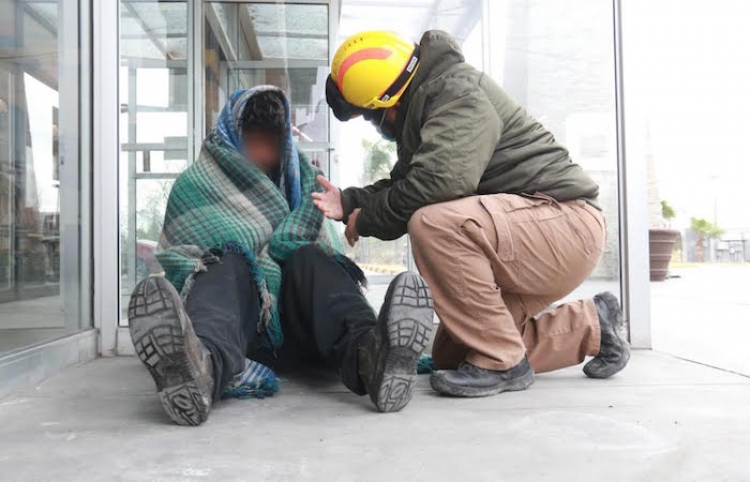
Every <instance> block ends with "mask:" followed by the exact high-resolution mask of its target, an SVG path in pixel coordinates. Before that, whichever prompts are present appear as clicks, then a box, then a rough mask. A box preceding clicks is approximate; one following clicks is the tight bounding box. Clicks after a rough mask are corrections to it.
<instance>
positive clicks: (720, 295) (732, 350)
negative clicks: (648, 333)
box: [651, 264, 750, 375]
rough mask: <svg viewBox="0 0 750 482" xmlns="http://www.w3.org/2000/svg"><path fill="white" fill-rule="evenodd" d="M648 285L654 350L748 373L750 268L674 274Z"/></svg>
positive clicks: (720, 266)
mask: <svg viewBox="0 0 750 482" xmlns="http://www.w3.org/2000/svg"><path fill="white" fill-rule="evenodd" d="M672 274H673V275H676V276H679V278H672V279H668V280H666V281H664V282H661V283H651V320H652V322H651V324H652V336H653V347H654V348H655V349H657V350H659V351H663V352H666V353H671V354H674V355H676V356H679V357H682V358H686V359H689V360H695V361H699V362H701V363H705V364H708V365H712V366H716V367H721V368H723V369H726V370H732V371H735V372H738V373H742V374H745V375H750V354H749V353H748V347H749V346H750V265H747V264H745V265H731V264H718V265H716V264H715V265H711V264H707V265H704V266H697V267H692V268H686V269H679V270H673V272H672Z"/></svg>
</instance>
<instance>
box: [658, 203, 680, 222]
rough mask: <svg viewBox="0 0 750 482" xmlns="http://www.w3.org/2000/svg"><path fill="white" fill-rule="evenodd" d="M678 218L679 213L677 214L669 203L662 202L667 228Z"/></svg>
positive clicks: (662, 215) (662, 214) (662, 211)
mask: <svg viewBox="0 0 750 482" xmlns="http://www.w3.org/2000/svg"><path fill="white" fill-rule="evenodd" d="M676 216H677V213H676V212H675V210H674V208H673V207H672V206H670V205H669V203H668V202H667V201H664V200H662V202H661V217H663V218H664V220H665V221H666V222H667V226H669V225H670V224H671V222H672V220H673V219H674V218H675V217H676Z"/></svg>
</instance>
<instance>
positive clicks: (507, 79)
mask: <svg viewBox="0 0 750 482" xmlns="http://www.w3.org/2000/svg"><path fill="white" fill-rule="evenodd" d="M490 12H491V15H492V17H491V19H492V24H493V25H496V24H498V22H499V23H500V25H501V27H500V28H499V29H498V31H500V32H505V33H504V34H500V35H491V38H492V41H491V45H490V46H489V48H490V55H489V57H490V60H491V64H492V68H491V69H490V70H491V74H492V76H493V78H495V80H497V81H498V82H499V83H500V84H501V85H502V86H503V88H504V89H505V90H506V91H507V92H508V93H509V94H511V95H512V96H513V97H514V98H516V99H517V100H518V101H519V102H521V104H523V105H524V106H525V107H526V109H528V110H529V111H530V112H531V114H533V115H534V116H535V117H536V118H537V119H538V120H540V121H541V122H542V123H543V124H544V125H545V126H546V127H547V128H548V129H549V130H550V131H552V133H553V134H554V135H555V138H556V139H557V140H558V141H560V142H561V143H562V144H563V145H564V146H566V147H567V148H568V149H569V150H570V154H571V157H572V159H573V162H575V163H577V164H579V165H581V166H582V167H583V168H584V169H585V170H586V171H587V172H588V173H589V174H590V175H591V177H593V178H594V180H595V181H596V182H597V183H598V184H599V190H600V195H599V204H600V205H601V207H602V209H603V211H604V215H605V217H606V220H607V242H606V244H605V251H604V255H603V257H602V260H601V261H600V263H599V266H598V267H597V268H596V269H595V271H594V272H593V274H592V275H591V277H590V278H589V280H588V281H587V282H586V283H584V284H583V285H582V286H581V287H580V288H579V289H578V290H577V291H576V292H575V293H573V294H572V295H571V297H572V298H581V297H589V296H591V295H593V294H596V293H597V292H600V291H604V290H609V291H612V292H615V293H618V292H619V275H620V273H619V266H620V264H619V263H620V261H619V230H618V223H619V219H618V187H617V186H618V184H617V151H616V128H615V98H614V95H615V86H614V70H613V65H614V60H613V47H612V38H613V27H612V5H611V2H599V1H597V0H562V1H556V2H527V1H526V0H508V1H506V2H497V3H494V2H493V3H492V4H491V7H490ZM561 18H565V19H566V20H565V21H564V22H561V21H560V19H561Z"/></svg>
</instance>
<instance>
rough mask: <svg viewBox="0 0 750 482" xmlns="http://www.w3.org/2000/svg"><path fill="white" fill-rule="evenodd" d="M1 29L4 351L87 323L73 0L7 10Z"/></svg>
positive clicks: (0, 325) (0, 303)
mask: <svg viewBox="0 0 750 482" xmlns="http://www.w3.org/2000/svg"><path fill="white" fill-rule="evenodd" d="M63 22H64V25H61V24H62V23H63ZM0 25H2V31H3V34H2V36H3V39H4V41H3V55H2V56H0V354H3V353H6V352H8V351H11V350H14V349H18V348H21V347H24V346H28V345H32V344H37V343H41V342H44V341H47V340H51V339H54V338H58V337H60V336H63V335H65V334H69V333H73V332H76V331H78V330H80V329H81V327H82V326H89V324H90V320H86V321H85V322H82V320H81V312H82V307H83V305H84V303H87V302H88V301H86V300H88V290H85V291H84V292H82V291H81V290H80V273H81V266H80V263H81V254H80V251H79V250H80V245H79V239H80V235H81V233H80V230H81V226H80V220H79V202H80V195H79V189H80V182H81V179H80V172H79V169H80V167H79V166H80V160H79V146H78V143H79V131H78V129H79V117H78V116H79V110H78V109H79V93H78V92H79V84H78V55H79V54H78V10H77V6H76V2H73V3H69V2H65V3H64V5H63V2H57V1H54V0H51V1H42V2H40V1H35V2H27V1H22V0H19V1H16V2H12V3H8V4H7V5H5V4H4V6H3V16H2V20H0ZM63 159H64V162H63ZM87 269H88V268H87Z"/></svg>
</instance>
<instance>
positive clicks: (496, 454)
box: [0, 352, 750, 482]
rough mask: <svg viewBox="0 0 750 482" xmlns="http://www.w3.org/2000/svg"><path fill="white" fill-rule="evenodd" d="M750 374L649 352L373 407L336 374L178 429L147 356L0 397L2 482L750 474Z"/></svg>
mask: <svg viewBox="0 0 750 482" xmlns="http://www.w3.org/2000/svg"><path fill="white" fill-rule="evenodd" d="M748 400H750V379H749V378H745V377H742V376H738V375H734V374H731V373H727V372H723V371H719V370H716V369H712V368H708V367H705V366H702V365H697V364H694V363H690V362H686V361H682V360H679V359H676V358H672V357H670V356H667V355H662V354H659V353H655V352H636V353H635V354H634V356H633V359H632V362H631V365H630V366H629V367H628V369H627V370H626V371H625V372H623V373H621V374H620V375H619V376H617V377H615V378H613V379H611V380H606V381H599V380H589V379H587V378H585V377H584V376H583V375H582V373H581V371H580V369H579V368H578V367H576V368H571V369H568V370H563V371H560V372H556V373H553V374H545V375H541V376H539V377H538V379H537V383H536V384H535V385H534V386H533V387H532V388H531V389H530V390H528V391H526V392H520V393H512V394H503V395H500V396H496V397H491V398H486V399H477V400H465V399H448V398H442V397H439V396H436V395H435V394H433V393H432V392H431V391H430V389H429V384H428V377H420V390H419V391H418V393H417V394H416V395H415V398H414V400H413V401H412V403H411V404H410V405H409V406H408V407H407V408H406V410H404V411H403V412H401V413H396V414H389V415H382V414H378V413H375V412H373V411H372V409H371V406H370V404H369V400H368V399H367V398H360V397H357V396H354V395H352V394H350V393H348V392H347V391H346V390H345V389H344V388H343V387H342V386H341V385H340V384H339V383H338V382H337V381H336V380H335V378H331V377H330V376H327V377H326V376H321V375H318V376H317V377H314V378H312V379H300V378H296V379H291V380H287V381H286V382H285V383H284V385H283V386H282V390H281V392H279V393H278V394H277V395H276V396H274V397H273V398H270V399H266V400H247V401H243V400H231V401H228V402H224V403H221V404H219V405H218V406H217V407H216V408H215V410H214V411H213V412H212V414H211V418H210V419H209V421H208V423H207V424H205V425H203V426H202V427H199V428H185V427H178V426H174V425H171V424H170V423H169V421H168V419H167V418H166V416H165V415H164V414H163V413H162V410H161V407H160V405H159V402H158V401H157V398H156V397H155V395H154V393H153V385H152V382H151V379H150V378H149V377H148V375H147V373H146V371H145V369H144V368H143V367H142V366H141V365H140V363H139V362H138V361H137V360H136V359H134V358H118V359H99V360H97V361H94V362H92V363H89V364H87V365H84V366H81V367H77V368H74V369H70V370H68V371H66V372H64V373H62V374H60V375H58V376H56V377H53V378H51V379H49V380H47V381H46V382H44V383H43V384H41V385H40V386H37V387H35V388H33V389H29V390H27V391H25V392H22V393H19V394H17V395H13V396H11V397H7V398H5V399H3V400H0V427H2V429H1V430H2V435H3V436H2V438H1V439H0V474H2V475H0V479H2V480H4V481H16V480H18V481H27V480H34V481H37V480H55V481H67V480H71V481H72V480H75V481H89V480H91V481H99V480H123V481H131V480H132V481H136V480H137V481H140V480H163V481H171V480H222V481H224V480H326V481H330V480H342V481H351V480H357V481H367V480H377V481H384V480H492V481H501V480H509V481H518V480H533V481H545V480H550V481H553V480H554V481H566V480H576V481H581V480H596V481H601V480H606V481H607V482H615V481H636V480H644V481H646V480H654V481H659V482H663V481H670V480H674V481H687V480H711V481H719V480H738V481H740V480H750V462H748V461H747V454H748V453H750V411H749V410H748V409H747V406H748Z"/></svg>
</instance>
